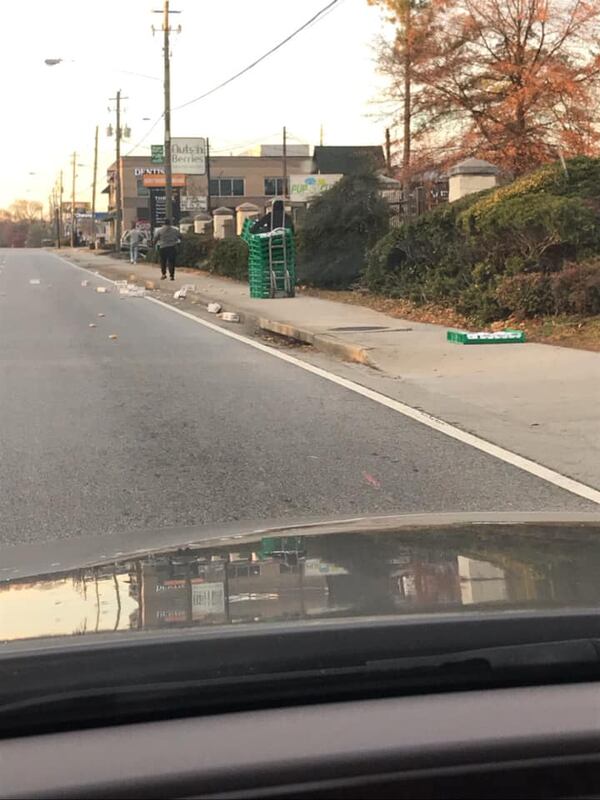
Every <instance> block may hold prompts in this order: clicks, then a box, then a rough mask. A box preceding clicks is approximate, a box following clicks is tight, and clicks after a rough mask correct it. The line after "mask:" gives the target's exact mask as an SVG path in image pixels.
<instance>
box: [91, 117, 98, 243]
mask: <svg viewBox="0 0 600 800" xmlns="http://www.w3.org/2000/svg"><path fill="white" fill-rule="evenodd" d="M97 180H98V126H97V125H96V135H95V137H94V177H93V180H92V247H93V248H94V250H95V249H96V184H97Z"/></svg>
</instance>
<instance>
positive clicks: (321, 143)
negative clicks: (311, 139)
mask: <svg viewBox="0 0 600 800" xmlns="http://www.w3.org/2000/svg"><path fill="white" fill-rule="evenodd" d="M319 145H320V146H321V147H323V123H321V127H320V129H319Z"/></svg>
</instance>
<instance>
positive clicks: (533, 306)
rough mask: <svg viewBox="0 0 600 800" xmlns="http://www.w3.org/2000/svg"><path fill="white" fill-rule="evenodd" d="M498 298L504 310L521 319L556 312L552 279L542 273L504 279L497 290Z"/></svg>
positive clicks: (509, 276)
mask: <svg viewBox="0 0 600 800" xmlns="http://www.w3.org/2000/svg"><path fill="white" fill-rule="evenodd" d="M496 298H497V300H498V302H499V304H500V306H501V307H502V309H503V310H505V311H507V312H508V313H510V314H515V315H517V316H519V317H535V316H537V315H539V314H552V313H553V312H554V295H553V292H552V282H551V278H550V277H549V276H548V275H544V274H543V273H541V272H534V273H531V274H522V275H508V276H506V277H504V278H503V279H502V281H501V282H500V284H499V285H498V288H497V289H496Z"/></svg>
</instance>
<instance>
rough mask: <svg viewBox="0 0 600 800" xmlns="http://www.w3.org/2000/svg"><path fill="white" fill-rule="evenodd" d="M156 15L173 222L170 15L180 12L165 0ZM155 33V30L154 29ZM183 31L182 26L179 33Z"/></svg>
mask: <svg viewBox="0 0 600 800" xmlns="http://www.w3.org/2000/svg"><path fill="white" fill-rule="evenodd" d="M154 13H155V14H162V15H163V23H162V32H163V62H164V96H165V113H164V117H165V200H166V203H165V214H166V217H167V219H170V220H171V222H173V221H174V220H173V164H172V161H171V52H170V48H169V35H170V33H171V25H170V21H169V14H180V13H181V12H180V11H171V10H170V9H169V0H164V6H163V9H162V11H155V12H154ZM152 30H153V31H154V28H153V29H152ZM180 31H181V26H179V27H178V28H177V32H178V33H179V32H180Z"/></svg>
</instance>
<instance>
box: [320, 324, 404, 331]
mask: <svg viewBox="0 0 600 800" xmlns="http://www.w3.org/2000/svg"><path fill="white" fill-rule="evenodd" d="M329 330H330V331H345V332H346V333H352V332H354V331H364V332H365V333H403V332H404V331H412V328H382V327H378V326H376V325H354V326H352V325H349V326H348V327H342V328H329Z"/></svg>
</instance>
